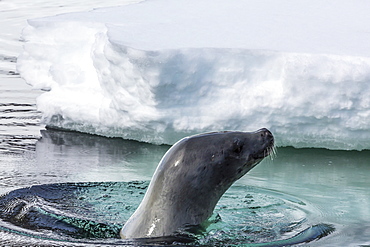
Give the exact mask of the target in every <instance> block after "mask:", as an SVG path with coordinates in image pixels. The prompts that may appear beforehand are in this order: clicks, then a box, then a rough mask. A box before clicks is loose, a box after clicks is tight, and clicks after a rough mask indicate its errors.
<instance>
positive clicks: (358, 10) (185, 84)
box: [17, 0, 370, 150]
mask: <svg viewBox="0 0 370 247" xmlns="http://www.w3.org/2000/svg"><path fill="white" fill-rule="evenodd" d="M368 9H370V2H368V1H361V0H351V1H349V0H339V1H338V0H335V1H334V0H328V1H324V2H323V1H319V0H310V1H305V0H303V1H299V2H294V1H293V2H292V1H288V0H282V1H274V0H252V1H236V0H230V1H222V0H212V1H211V0H178V1H170V0H148V1H144V2H141V3H137V4H132V5H128V6H121V7H114V8H99V9H95V10H94V11H90V12H79V13H70V14H64V15H58V16H53V17H46V18H41V19H33V20H29V22H28V26H27V27H26V28H25V29H24V31H23V39H24V40H26V43H25V45H24V51H23V52H22V54H21V55H20V56H19V58H18V64H17V67H18V70H19V71H20V73H21V75H22V77H23V78H24V79H25V80H26V81H27V83H29V84H31V85H32V86H33V87H34V88H38V89H44V90H48V92H45V93H43V94H42V95H41V96H40V97H39V98H38V99H37V104H38V108H39V110H40V111H42V112H43V117H44V121H45V122H46V124H47V125H49V126H51V127H56V128H64V129H71V130H77V131H82V132H87V133H92V134H99V135H104V136H109V137H123V138H127V139H135V140H139V141H145V142H151V143H157V144H160V143H166V144H173V143H174V142H175V141H177V140H178V139H179V138H181V137H184V136H186V135H191V134H195V133H199V132H205V131H218V130H243V131H252V130H256V129H258V128H261V127H266V128H269V129H270V130H271V131H272V132H273V133H274V135H275V137H276V141H277V145H279V146H294V147H322V148H329V149H346V150H351V149H356V150H362V149H370V46H369V42H368V41H369V40H370V26H369V25H368V23H370V15H368V13H367V12H368V11H367V10H368Z"/></svg>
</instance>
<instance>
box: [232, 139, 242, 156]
mask: <svg viewBox="0 0 370 247" xmlns="http://www.w3.org/2000/svg"><path fill="white" fill-rule="evenodd" d="M242 150H243V143H242V142H241V141H240V140H235V141H234V145H233V151H234V153H237V154H239V153H241V151H242Z"/></svg>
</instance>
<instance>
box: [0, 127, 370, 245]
mask: <svg viewBox="0 0 370 247" xmlns="http://www.w3.org/2000/svg"><path fill="white" fill-rule="evenodd" d="M41 133H42V137H41V138H40V139H39V140H37V141H36V143H35V145H34V151H32V150H31V151H29V150H28V149H27V150H24V151H23V153H18V151H17V152H15V153H11V152H1V153H0V160H1V161H0V167H1V173H0V192H1V193H2V194H3V193H6V192H10V191H14V190H15V189H20V191H28V192H29V190H28V189H24V188H26V187H29V186H34V185H40V186H41V187H42V188H44V189H46V191H48V189H50V188H54V191H55V187H53V186H59V188H60V193H70V194H73V193H72V192H71V191H72V190H75V189H76V188H79V189H78V191H79V193H82V192H83V191H84V192H83V193H85V194H83V195H82V194H80V195H79V197H78V198H81V197H83V198H89V200H87V201H89V203H88V204H83V203H82V204H80V205H77V204H76V201H77V202H86V201H84V200H77V199H73V200H72V199H71V200H69V201H68V200H67V201H63V200H58V202H53V203H54V204H52V205H51V204H50V201H49V202H45V200H44V201H43V200H41V201H40V196H39V197H38V201H37V203H35V200H34V199H30V197H27V198H28V199H27V200H28V202H27V203H31V204H32V207H33V208H41V209H43V210H45V209H47V210H51V211H52V212H54V213H55V212H58V213H59V214H61V215H64V216H66V217H67V216H68V217H70V218H71V217H72V216H73V217H75V218H77V219H85V220H92V219H94V222H98V223H99V224H100V223H101V224H106V225H108V226H109V229H115V228H114V227H117V228H119V227H120V226H121V225H122V224H124V221H125V220H127V218H128V216H129V215H131V213H132V212H133V210H134V209H135V208H136V206H137V205H138V204H139V203H140V200H141V196H142V195H143V193H144V190H143V189H142V188H141V189H138V190H134V192H132V191H131V192H129V193H125V189H123V188H124V187H125V186H127V185H129V184H130V183H133V182H135V181H139V183H148V181H150V178H151V176H152V174H153V172H154V170H155V168H156V166H157V164H158V162H159V161H160V159H161V157H162V156H163V154H164V153H165V152H166V151H167V149H168V148H169V146H165V145H163V146H157V145H152V144H147V143H140V142H136V141H129V140H123V139H118V138H117V139H114V138H105V137H100V136H93V135H88V134H82V133H75V132H64V131H57V130H42V131H41ZM277 152H278V154H277V156H276V157H275V158H274V159H273V160H271V159H265V160H264V161H263V162H262V163H261V164H259V165H258V166H257V167H255V168H254V169H253V170H251V171H250V172H249V173H248V174H247V175H245V176H244V177H243V178H241V179H240V180H239V181H238V182H237V183H236V184H235V185H234V186H233V187H232V188H231V189H230V190H229V191H228V192H227V193H226V194H225V195H224V196H223V198H222V199H221V200H220V202H219V204H218V206H217V207H216V210H215V215H214V218H215V219H217V217H218V216H219V217H220V218H221V221H217V222H215V223H214V224H211V226H210V228H209V229H208V230H207V235H206V237H203V238H201V239H200V240H199V242H198V244H206V245H209V244H216V245H217V244H220V243H225V244H226V243H227V244H231V243H233V244H235V245H245V244H246V243H258V242H271V241H279V240H286V239H289V238H292V237H294V236H296V235H297V234H300V233H302V232H304V231H305V230H307V229H308V228H309V227H312V226H317V225H319V226H324V227H325V226H329V227H332V228H330V229H326V230H328V231H329V230H330V231H329V233H328V234H327V235H325V234H324V235H325V236H324V237H322V238H320V239H315V240H314V241H311V242H309V243H307V246H365V245H368V244H369V237H368V236H370V192H369V190H368V188H369V186H370V181H369V180H368V178H367V176H368V174H370V165H369V161H370V151H361V152H357V151H330V150H325V149H294V148H278V150H277ZM101 182H103V183H101ZM83 183H85V186H82V184H83ZM86 183H87V184H88V185H89V186H91V187H88V186H86ZM50 184H56V185H50ZM109 185H111V186H112V187H111V189H112V190H111V193H113V194H107V192H106V191H105V192H104V193H101V192H97V191H98V190H101V189H102V188H103V187H104V186H109ZM49 186H51V187H49ZM36 188H37V187H36ZM81 188H85V190H81ZM86 188H88V189H86ZM125 188H126V187H125ZM52 191H53V190H52ZM63 191H64V192H63ZM126 192H127V191H126ZM12 193H14V192H12ZM17 193H18V192H17ZM132 193H138V194H137V195H138V196H132V197H131V196H130V195H132ZM140 193H141V194H140ZM31 194H33V195H35V193H31ZM48 194H51V195H52V194H53V193H44V194H43V195H44V196H47V195H48ZM10 195H11V193H10ZM98 195H99V196H98ZM104 195H106V196H104ZM21 196H22V193H21V194H17V196H13V198H10V199H9V198H8V199H7V200H8V204H9V200H10V202H11V203H10V205H15V204H16V203H14V201H12V200H13V199H14V198H21ZM23 196H24V195H23ZM49 196H50V195H49ZM127 196H129V197H128V198H131V202H130V200H129V199H128V198H127ZM65 198H67V197H65ZM99 198H100V199H99ZM27 200H26V201H27ZM117 201H118V203H117ZM23 202H24V201H23ZM72 202H73V203H72ZM119 202H120V203H121V204H120V203H119ZM122 202H127V203H129V204H125V205H123V204H122ZM71 203H72V204H73V205H75V206H74V207H71V205H70V204H71ZM66 205H69V206H68V207H66ZM13 208H17V207H13ZM25 208H28V209H29V208H31V207H25ZM66 208H67V209H66ZM107 208H110V209H111V211H109V210H108V209H107ZM9 210H10V209H8V212H10V211H11V210H10V211H9ZM63 210H64V211H63ZM97 211H99V212H98V213H97ZM21 212H22V210H21ZM23 212H29V211H27V210H23ZM102 212H103V213H102ZM18 214H19V213H18ZM97 215H99V217H97ZM73 217H72V218H73ZM5 218H6V217H5ZM36 218H37V217H36ZM41 218H42V217H41ZM26 222H27V221H26ZM22 224H23V225H22ZM30 224H31V223H30V222H27V223H25V221H23V223H22V221H20V222H18V223H17V222H15V221H11V220H6V219H4V217H3V216H2V220H1V222H0V226H1V227H3V230H0V238H1V239H4V240H0V243H2V242H1V241H3V243H2V244H9V243H18V242H19V243H24V244H32V243H33V244H35V243H36V242H37V241H38V242H39V241H40V240H39V239H38V238H35V235H40V232H41V235H42V234H46V235H43V236H44V237H45V236H47V237H49V238H52V239H53V238H54V239H55V238H57V239H60V238H64V239H65V241H66V242H63V245H69V244H71V245H74V244H75V243H76V242H75V243H73V241H72V240H76V239H75V237H72V236H71V235H68V234H69V233H65V232H64V233H60V232H59V230H55V231H51V230H50V229H49V228H47V229H46V230H45V229H44V230H42V229H43V228H42V227H41V226H38V227H36V229H38V230H35V228H32V227H29V225H30ZM32 224H35V222H33V223H32ZM32 224H31V225H32ZM53 227H55V228H58V227H57V226H53ZM9 229H11V231H10V230H9ZM220 229H222V230H220ZM99 231H100V230H99ZM25 232H26V234H24V233H25ZM20 233H22V234H20ZM76 236H77V234H76ZM68 238H69V239H68ZM86 239H88V242H87V243H86V244H90V245H93V244H96V245H99V244H98V243H101V239H100V240H99V239H93V240H91V238H86ZM86 239H82V240H81V238H80V239H79V241H82V243H84V244H85V242H86V241H87V240H86ZM230 239H232V240H230ZM98 240H99V242H96V241H98ZM35 241H36V242H35ZM48 241H50V240H45V243H51V242H48ZM89 241H90V242H89ZM117 241H118V240H117V239H114V238H109V239H104V241H103V243H107V244H108V243H110V244H113V243H114V244H122V245H127V244H128V243H127V242H126V243H125V242H123V243H122V242H119V241H118V242H117ZM41 243H42V241H41ZM56 243H59V242H56ZM82 243H80V244H82ZM59 244H60V243H59ZM132 244H137V243H132ZM303 245H305V244H303Z"/></svg>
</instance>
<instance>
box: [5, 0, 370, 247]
mask: <svg viewBox="0 0 370 247" xmlns="http://www.w3.org/2000/svg"><path fill="white" fill-rule="evenodd" d="M117 2H118V1H116V3H117ZM99 4H103V3H98V1H95V3H91V1H90V2H89V3H88V4H87V3H81V2H79V3H77V1H76V2H74V1H72V0H70V1H63V4H62V3H57V2H55V1H53V3H48V1H41V0H40V1H32V2H28V1H21V0H12V1H6V0H3V1H0V15H1V22H0V40H1V43H0V46H1V47H0V193H1V194H4V193H9V192H10V193H9V194H7V196H6V197H2V198H1V200H0V201H1V203H2V207H0V209H1V213H0V214H1V216H0V218H1V220H0V245H45V246H47V245H60V246H66V245H72V246H73V245H76V243H77V244H78V245H84V244H86V245H94V244H96V245H99V246H101V245H103V244H104V243H106V244H122V245H127V244H130V243H128V242H122V241H121V240H119V239H116V238H115V235H114V232H115V231H116V230H117V229H119V227H120V226H121V225H122V224H123V223H124V221H125V220H126V219H127V218H128V217H129V215H131V213H132V212H133V210H134V209H135V208H136V206H137V205H138V203H139V202H140V198H141V197H142V195H143V193H144V191H145V184H147V183H148V181H149V180H150V178H151V175H152V174H153V172H154V169H155V168H156V165H157V164H158V162H159V160H160V158H161V157H162V155H163V154H164V153H165V152H166V150H167V149H168V148H169V147H168V146H156V145H151V144H145V143H139V142H134V141H127V140H121V139H109V138H104V137H98V136H92V135H87V134H79V133H72V132H61V131H53V130H45V128H44V126H43V125H42V124H41V123H40V119H41V114H40V113H39V112H38V111H37V109H36V98H37V96H38V95H40V94H41V93H42V92H40V91H34V90H31V88H30V87H29V86H28V85H27V84H26V83H25V82H24V81H23V80H22V79H21V78H20V77H19V75H18V74H17V72H16V68H15V62H16V57H17V54H18V53H19V52H20V49H21V46H22V42H21V41H20V38H19V36H20V31H21V29H22V27H23V26H24V25H25V20H26V19H27V18H31V17H32V18H33V17H37V16H44V15H53V14H57V13H61V12H64V11H66V12H67V11H77V10H86V9H90V8H92V7H98V6H102V5H99ZM104 4H107V5H114V1H111V2H108V1H105V2H104ZM40 131H41V132H40ZM368 174H370V151H362V152H357V151H329V150H324V149H293V148H279V149H278V155H277V157H275V159H274V160H273V161H271V160H265V161H264V162H262V163H261V164H259V165H258V166H257V167H256V168H254V169H253V170H252V171H250V172H249V173H248V174H247V175H246V176H244V177H243V178H242V179H240V180H239V181H238V182H237V183H236V184H235V186H233V187H232V188H231V189H230V190H229V191H228V192H227V193H226V194H225V195H224V197H223V198H222V200H221V201H220V203H219V204H218V205H217V207H216V210H215V214H214V216H213V217H212V219H211V220H212V222H210V225H209V226H208V227H207V228H206V234H204V235H202V236H201V237H199V239H198V240H197V241H198V242H196V243H198V244H204V245H212V244H215V245H233V244H234V245H238V244H245V243H260V242H274V241H275V243H279V242H276V241H279V240H286V239H289V238H294V237H295V236H297V234H299V233H302V234H301V235H304V236H307V235H310V236H313V235H312V231H311V232H310V227H311V226H320V227H324V228H325V227H329V228H325V229H326V230H327V231H325V229H324V233H323V234H322V235H320V234H319V236H322V238H321V239H318V237H317V236H316V237H315V238H314V240H313V241H311V242H309V243H307V244H306V245H307V246H366V245H370V237H369V236H370V191H369V189H368V188H369V187H370V180H369V179H368ZM133 181H138V182H133ZM101 182H103V183H101ZM51 184H52V185H51ZM33 185H39V187H37V186H34V187H32V189H24V188H26V187H28V186H33ZM56 189H57V190H56ZM12 191H14V192H12ZM56 191H57V192H58V193H56ZM127 191H130V192H128V193H125V192H127ZM26 192H27V193H30V192H31V193H30V194H28V195H27V193H26ZM29 195H31V196H29ZM67 195H69V197H68V196H67ZM131 195H132V196H131ZM51 196H55V198H57V199H58V198H59V199H60V200H59V199H58V200H54V201H53V198H51ZM20 199H22V200H21V201H20ZM36 199H37V200H36ZM62 199H63V200H62ZM17 210H18V211H17ZM19 210H20V211H19ZM4 212H5V213H4ZM11 215H13V216H14V215H15V217H13V218H12V217H11ZM17 216H18V217H17ZM50 217H51V218H50ZM38 219H41V220H38ZM50 219H53V220H50ZM56 221H58V222H59V224H56V223H55V222H56ZM61 222H62V223H61ZM63 222H64V223H63ZM76 222H77V223H76ZM87 223H89V226H88V227H87V228H86V227H85V226H86V224H87ZM330 227H332V228H330ZM81 229H82V230H81ZM93 229H95V232H94V231H93ZM314 230H315V233H317V232H319V233H320V229H318V228H314ZM104 234H105V235H104ZM301 235H299V236H301ZM299 236H298V237H299ZM303 239H306V240H307V239H309V238H307V237H306V238H303ZM290 243H294V241H291V242H290ZM132 244H137V243H132ZM303 245H305V244H303Z"/></svg>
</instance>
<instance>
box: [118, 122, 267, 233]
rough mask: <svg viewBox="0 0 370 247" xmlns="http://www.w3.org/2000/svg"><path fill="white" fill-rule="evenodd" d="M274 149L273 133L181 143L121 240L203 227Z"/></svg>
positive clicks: (169, 153)
mask: <svg viewBox="0 0 370 247" xmlns="http://www.w3.org/2000/svg"><path fill="white" fill-rule="evenodd" d="M273 147H274V138H273V135H272V134H271V132H270V131H269V130H267V129H260V130H258V131H256V132H236V131H224V132H213V133H206V134H200V135H195V136H190V137H186V138H184V139H182V140H180V141H178V142H177V143H176V144H174V145H173V146H172V147H171V148H170V149H169V150H168V151H167V153H166V154H165V155H164V156H163V158H162V160H161V161H160V163H159V165H158V167H157V169H156V171H155V172H154V175H153V178H152V180H151V182H150V184H149V187H148V190H147V192H146V194H145V196H144V198H143V200H142V202H141V204H140V205H139V207H138V208H137V210H136V211H135V212H134V214H133V215H132V216H131V217H130V218H129V219H128V221H127V222H126V224H125V225H124V226H123V228H122V229H121V231H120V235H121V238H125V239H134V238H152V237H163V236H173V235H176V233H178V232H181V230H182V229H185V228H186V227H188V226H197V225H200V224H201V223H202V222H204V221H205V220H207V219H208V218H209V217H210V216H211V215H212V213H213V210H214V208H215V206H216V204H217V202H218V201H219V199H220V198H221V196H222V195H223V194H224V192H225V191H226V190H227V189H228V188H229V187H230V186H231V185H232V184H233V183H234V182H235V181H236V180H238V179H239V178H241V177H242V176H243V175H244V174H246V173H247V172H248V171H249V170H251V169H252V168H253V167H255V166H256V165H257V164H258V163H259V162H260V161H261V160H262V159H263V158H265V157H266V156H268V155H269V154H270V152H271V151H272V150H273Z"/></svg>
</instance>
